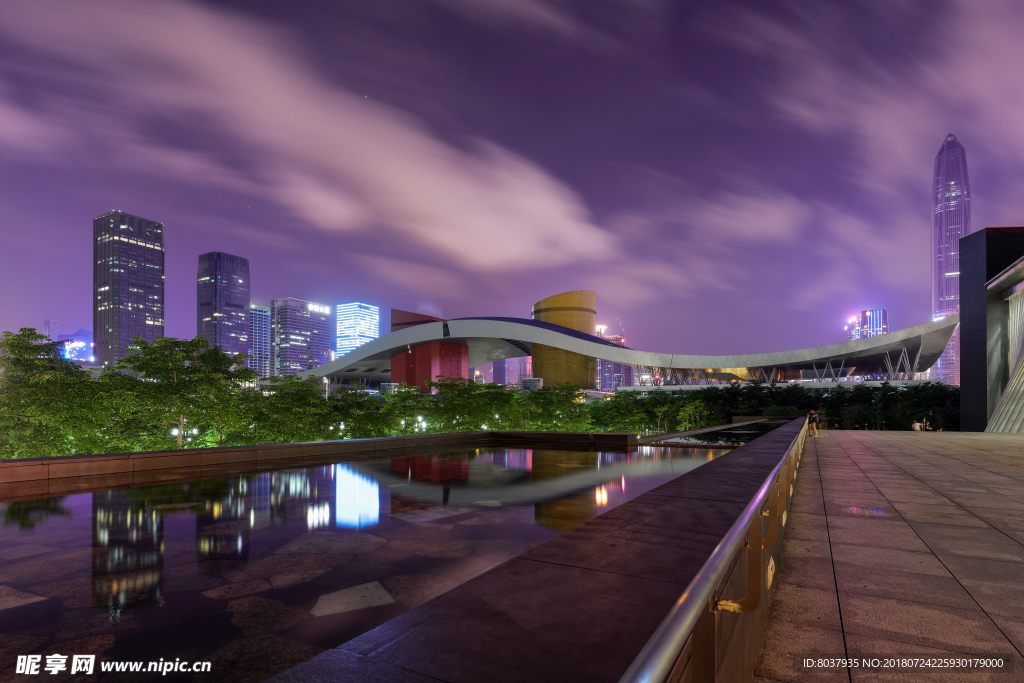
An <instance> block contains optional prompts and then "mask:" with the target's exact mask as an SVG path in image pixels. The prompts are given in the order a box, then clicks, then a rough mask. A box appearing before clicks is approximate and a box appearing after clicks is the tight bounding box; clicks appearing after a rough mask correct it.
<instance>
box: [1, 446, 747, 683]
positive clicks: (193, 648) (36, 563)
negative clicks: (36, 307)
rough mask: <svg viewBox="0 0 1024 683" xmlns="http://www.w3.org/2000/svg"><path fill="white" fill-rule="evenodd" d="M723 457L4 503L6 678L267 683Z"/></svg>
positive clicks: (535, 456) (419, 459)
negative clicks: (154, 675)
mask: <svg viewBox="0 0 1024 683" xmlns="http://www.w3.org/2000/svg"><path fill="white" fill-rule="evenodd" d="M726 452H728V451H727V450H722V449H699V448H686V449H679V448H658V447H643V448H641V449H640V450H639V451H634V452H631V453H607V452H605V453H593V452H579V451H560V450H539V449H490V448H489V449H479V450H474V451H468V452H459V453H451V454H446V455H431V456H413V457H398V458H391V459H385V460H376V461H364V462H358V463H336V464H332V465H324V466H317V467H308V468H298V469H288V470H281V471H275V472H265V473H260V474H252V475H240V476H234V477H224V478H219V479H208V480H204V481H197V482H191V483H175V484H167V485H162V486H153V487H147V488H130V489H120V490H109V491H96V492H92V493H82V494H76V495H69V496H65V497H59V498H48V499H42V500H30V501H9V502H0V516H2V520H3V525H2V527H0V680H6V679H7V678H8V677H9V676H11V675H12V674H13V673H14V666H15V661H16V658H17V655H27V654H41V655H43V662H44V663H45V661H46V656H47V655H52V654H58V653H59V654H62V655H71V654H95V655H97V658H96V661H97V668H96V673H95V674H94V676H95V679H96V680H104V677H105V676H106V677H109V678H110V679H112V680H113V679H123V678H124V677H125V674H124V673H108V674H104V673H102V672H100V670H99V663H100V662H103V661H112V660H122V661H156V660H159V659H164V660H175V659H177V658H180V659H182V660H192V661H210V662H212V671H211V673H210V674H205V675H197V677H198V678H203V679H204V680H218V681H222V680H238V681H260V680H263V679H265V678H267V677H269V676H272V675H274V674H276V673H278V672H280V671H282V670H284V669H286V668H288V667H290V666H293V665H295V664H298V663H300V662H302V661H305V660H307V659H309V658H310V657H312V656H314V655H316V654H317V653H319V652H321V651H322V650H324V649H326V648H330V647H335V646H337V645H340V644H341V643H343V642H345V641H347V640H350V639H351V638H354V637H355V636H357V635H359V634H361V633H363V632H365V631H367V630H369V629H371V628H374V627H376V626H378V625H380V624H382V623H384V622H385V621H387V620H389V619H391V618H393V617H395V616H397V615H398V614H401V613H402V612H404V611H406V610H408V609H410V608H412V607H415V606H417V605H419V604H421V603H423V602H426V601H427V600H430V599H431V598H433V597H435V596H437V595H440V594H441V593H443V592H445V591H447V590H449V589H451V588H453V587H455V586H457V585H459V584H460V583H462V582H464V581H467V580H469V579H471V578H473V577H474V576H477V575H478V574H481V573H483V572H485V571H487V570H488V569H490V568H492V567H494V566H496V565H498V564H500V563H502V562H504V561H506V560H508V559H511V558H512V557H515V556H517V555H519V554H521V553H523V552H525V551H526V550H528V549H530V548H531V547H534V546H536V545H539V544H540V543H543V542H544V541H546V540H547V539H549V538H553V537H554V536H557V535H558V534H559V533H561V532H564V531H567V530H569V529H572V528H573V527H575V526H577V525H579V524H582V523H583V522H585V521H587V520H589V519H592V518H593V517H595V516H597V515H599V514H601V513H602V512H604V511H606V510H608V509H611V508H612V507H615V506H616V505H619V504H621V503H623V502H624V501H627V500H629V499H631V498H633V497H635V496H637V495H640V494H641V493H644V492H646V491H649V490H651V489H652V488H654V487H656V486H659V485H661V484H663V483H665V482H667V481H669V480H671V479H674V478H675V477H677V476H679V475H681V474H683V473H685V472H687V471H689V470H691V469H693V468H695V467H698V466H699V465H701V464H702V463H704V462H707V461H709V460H711V459H713V458H714V457H717V456H718V455H721V454H723V453H726ZM43 673H44V674H45V672H43ZM65 673H66V672H65ZM191 675H192V674H180V673H179V674H175V673H170V674H168V677H170V678H177V679H179V680H180V679H183V678H187V677H189V676H191ZM135 676H136V678H139V679H141V678H144V677H145V675H144V674H136V675H135ZM89 678H93V677H89ZM198 678H197V679H198Z"/></svg>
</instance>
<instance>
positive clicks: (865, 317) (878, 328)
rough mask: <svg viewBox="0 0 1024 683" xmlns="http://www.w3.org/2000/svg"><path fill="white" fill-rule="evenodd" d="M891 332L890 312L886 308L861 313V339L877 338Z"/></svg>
mask: <svg viewBox="0 0 1024 683" xmlns="http://www.w3.org/2000/svg"><path fill="white" fill-rule="evenodd" d="M888 332H889V312H888V311H887V310H886V309H884V308H873V309H871V310H869V311H861V312H860V338H861V339H867V338H868V337H877V336H878V335H880V334H886V333H888Z"/></svg>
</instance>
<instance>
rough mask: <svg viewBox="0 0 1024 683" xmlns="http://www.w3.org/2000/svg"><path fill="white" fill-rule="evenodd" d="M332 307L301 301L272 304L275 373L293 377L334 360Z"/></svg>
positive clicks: (274, 302) (271, 319) (284, 301)
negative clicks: (332, 350)
mask: <svg viewBox="0 0 1024 683" xmlns="http://www.w3.org/2000/svg"><path fill="white" fill-rule="evenodd" d="M331 322H332V321H331V307H330V306H323V305H321V304H314V303H312V302H309V301H303V300H301V299H291V298H285V299H274V300H273V301H272V302H270V325H271V331H270V334H271V339H272V343H273V353H274V360H273V367H274V374H275V375H278V376H283V375H294V374H297V373H300V372H303V371H305V370H312V369H313V368H316V367H319V366H321V365H323V364H324V363H326V362H327V361H329V360H331V346H332V344H331V342H332V341H333V340H334V330H333V329H332V328H333V326H332V325H331Z"/></svg>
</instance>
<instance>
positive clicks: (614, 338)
mask: <svg viewBox="0 0 1024 683" xmlns="http://www.w3.org/2000/svg"><path fill="white" fill-rule="evenodd" d="M600 336H601V338H603V339H606V340H607V341H610V342H611V343H613V344H615V345H617V346H625V345H626V338H625V337H623V336H622V335H621V334H610V335H605V334H601V335H600ZM634 370H635V369H634V368H633V366H632V365H628V364H626V363H615V362H612V361H610V360H601V359H600V358H598V359H597V384H596V387H597V388H598V389H600V390H601V391H615V390H616V389H618V388H619V387H631V386H633V373H634Z"/></svg>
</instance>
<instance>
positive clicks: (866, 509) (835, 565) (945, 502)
mask: <svg viewBox="0 0 1024 683" xmlns="http://www.w3.org/2000/svg"><path fill="white" fill-rule="evenodd" d="M807 444H808V445H807V448H806V449H805V452H804V458H803V460H802V462H801V466H800V471H799V476H798V477H797V481H796V485H795V495H794V499H793V508H792V509H793V512H792V514H791V516H790V518H789V519H790V521H789V523H788V525H787V527H786V539H785V542H784V544H783V547H782V554H781V557H780V563H779V571H778V574H777V575H776V578H775V580H776V581H777V582H778V584H777V586H776V588H775V591H774V595H773V597H772V604H771V610H770V612H769V618H768V623H767V625H766V628H765V636H764V640H763V643H762V649H761V655H760V660H759V662H758V667H757V672H756V673H757V675H756V676H755V681H761V682H762V683H763V682H765V681H813V680H823V681H851V680H852V681H872V680H884V681H895V680H907V681H916V680H934V681H958V680H969V681H975V680H995V681H1011V680H1012V681H1024V656H1022V653H1024V437H1022V436H1015V435H1004V434H978V433H956V432H951V433H932V432H928V433H919V432H860V431H829V432H823V434H822V436H820V437H818V438H816V439H815V438H811V439H808V440H807ZM812 653H816V654H818V655H824V656H828V657H834V658H844V657H845V658H852V657H857V658H863V657H879V658H883V659H884V657H885V656H886V655H888V656H901V657H907V656H911V657H958V656H965V655H966V656H983V657H992V656H1001V657H1003V658H1004V659H1006V660H1007V661H1010V660H1013V661H1012V663H1011V664H1010V666H1011V667H1012V668H1011V669H1010V670H1006V669H1004V670H1002V671H1001V672H999V673H995V672H991V671H989V672H974V673H963V672H954V671H949V670H945V671H933V672H928V671H926V670H923V669H920V668H904V669H900V670H898V671H894V670H889V671H885V670H882V669H874V670H867V669H864V668H853V669H849V670H848V669H846V668H840V669H833V670H831V671H821V670H817V671H815V670H810V669H807V668H802V667H801V666H800V664H799V662H800V661H801V660H802V659H803V657H804V656H808V655H811V654H812Z"/></svg>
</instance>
